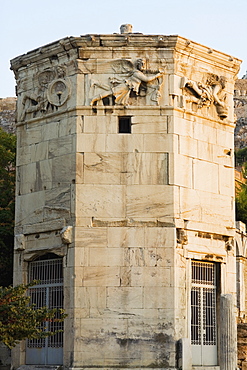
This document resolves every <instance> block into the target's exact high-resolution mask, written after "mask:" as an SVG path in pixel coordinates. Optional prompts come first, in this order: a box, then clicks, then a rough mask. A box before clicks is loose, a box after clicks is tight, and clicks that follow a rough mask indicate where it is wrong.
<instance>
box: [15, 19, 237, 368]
mask: <svg viewBox="0 0 247 370" xmlns="http://www.w3.org/2000/svg"><path fill="white" fill-rule="evenodd" d="M239 64H240V61H239V60H238V59H236V58H233V57H231V56H229V55H226V54H223V53H221V52H218V51H216V50H212V49H210V48H208V47H205V46H203V45H200V44H198V43H195V42H192V41H190V40H188V39H185V38H183V37H180V36H164V35H143V34H140V33H136V34H135V33H132V29H131V27H130V25H124V26H123V27H121V33H120V34H112V35H85V36H81V37H68V38H64V39H62V40H59V41H57V42H54V43H52V44H49V45H46V46H43V47H41V48H39V49H36V50H34V51H31V52H29V53H27V54H25V55H22V56H19V57H17V58H15V59H13V60H12V62H11V66H12V69H13V71H14V72H15V76H16V80H17V95H18V103H17V104H18V114H17V137H18V148H17V149H18V153H17V193H16V244H15V273H14V274H15V283H21V282H27V281H28V280H32V279H38V280H39V284H38V285H37V286H36V287H34V288H32V290H31V291H30V294H31V297H32V300H33V302H35V303H36V304H37V305H44V304H47V305H50V307H64V308H65V309H66V312H67V313H68V318H67V319H66V321H65V324H64V335H61V333H60V334H57V335H56V336H54V337H51V338H50V339H48V340H45V341H38V340H36V341H34V340H33V341H28V342H27V343H22V344H21V345H20V346H19V347H18V348H17V349H15V350H14V353H13V362H14V366H15V367H17V366H19V365H22V364H27V365H40V366H41V367H42V365H62V364H63V365H64V367H65V368H70V369H73V368H83V369H89V368H91V369H92V368H105V369H106V368H107V369H115V368H119V369H126V368H128V369H134V368H138V369H141V368H147V367H148V368H155V369H157V368H162V369H176V368H177V369H178V368H179V369H185V370H189V369H192V368H194V369H198V368H200V369H203V368H204V367H205V366H208V367H207V369H208V370H209V369H219V368H220V369H231V370H232V369H234V368H235V366H236V341H235V339H236V338H235V316H234V315H235V307H236V305H235V298H236V267H235V266H236V259H235V250H234V245H233V242H232V238H233V236H234V174H233V130H234V114H233V99H232V96H233V89H234V80H235V78H236V74H237V72H238V69H239ZM63 296H64V298H63ZM50 325H51V324H50ZM51 329H54V328H53V327H51Z"/></svg>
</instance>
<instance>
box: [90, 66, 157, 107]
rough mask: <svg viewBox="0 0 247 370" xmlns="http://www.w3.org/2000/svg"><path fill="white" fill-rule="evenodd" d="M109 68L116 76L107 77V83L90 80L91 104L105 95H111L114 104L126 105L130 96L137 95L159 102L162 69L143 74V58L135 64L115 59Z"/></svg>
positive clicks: (94, 103) (105, 96)
mask: <svg viewBox="0 0 247 370" xmlns="http://www.w3.org/2000/svg"><path fill="white" fill-rule="evenodd" d="M111 68H112V71H113V73H115V74H117V76H114V77H109V79H108V84H104V83H100V82H97V81H93V82H92V84H91V96H93V97H92V98H91V102H90V105H91V106H93V105H96V103H97V102H98V101H100V100H103V99H104V98H107V97H113V102H114V104H117V105H124V106H127V105H129V98H130V97H138V96H139V97H143V96H145V97H147V99H146V100H149V103H150V102H155V104H156V105H158V104H159V98H160V86H161V84H162V82H163V74H164V72H163V71H159V72H158V73H156V74H155V75H152V76H148V75H147V74H144V73H143V70H144V69H145V62H144V60H143V59H138V60H137V61H136V63H135V66H134V65H133V63H132V62H130V61H128V60H124V59H123V60H116V61H113V62H112V63H111Z"/></svg>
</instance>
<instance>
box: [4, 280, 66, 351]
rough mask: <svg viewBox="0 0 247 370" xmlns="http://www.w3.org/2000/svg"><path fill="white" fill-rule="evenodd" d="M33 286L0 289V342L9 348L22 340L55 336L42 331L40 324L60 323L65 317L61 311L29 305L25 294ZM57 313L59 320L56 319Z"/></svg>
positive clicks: (33, 283)
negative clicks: (48, 322)
mask: <svg viewBox="0 0 247 370" xmlns="http://www.w3.org/2000/svg"><path fill="white" fill-rule="evenodd" d="M35 284H36V282H32V283H31V284H27V285H24V284H22V285H18V286H16V287H12V286H9V287H0V342H3V343H4V344H5V345H6V346H8V347H9V348H13V347H14V346H15V345H16V344H17V343H18V342H20V341H21V340H23V339H35V338H36V339H40V338H44V337H47V336H50V335H53V334H55V333H56V332H53V333H51V332H49V331H43V330H42V324H43V323H44V322H47V321H50V322H51V321H53V322H54V321H58V322H61V321H63V320H64V318H65V317H66V315H65V314H64V311H63V310H57V309H48V308H47V307H42V308H37V309H35V307H34V305H30V297H28V296H27V295H25V293H26V291H27V289H28V288H30V287H31V286H33V285H35ZM58 313H59V319H58V318H56V317H57V316H58Z"/></svg>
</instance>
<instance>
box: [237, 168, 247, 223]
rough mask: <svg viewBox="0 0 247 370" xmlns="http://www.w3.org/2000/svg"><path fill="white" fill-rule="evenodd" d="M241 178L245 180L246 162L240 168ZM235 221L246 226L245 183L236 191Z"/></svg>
mask: <svg viewBox="0 0 247 370" xmlns="http://www.w3.org/2000/svg"><path fill="white" fill-rule="evenodd" d="M242 171H243V177H244V178H245V179H246V178H247V162H244V164H243V166H242ZM236 220H237V221H242V222H244V223H245V224H246V225H247V184H246V182H245V183H244V184H242V185H241V187H240V188H239V189H236Z"/></svg>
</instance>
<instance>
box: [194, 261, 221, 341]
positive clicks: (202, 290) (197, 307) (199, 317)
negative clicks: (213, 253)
mask: <svg viewBox="0 0 247 370" xmlns="http://www.w3.org/2000/svg"><path fill="white" fill-rule="evenodd" d="M191 344H193V345H202V344H203V345H216V281H215V264H214V263H207V262H195V261H194V262H192V288H191Z"/></svg>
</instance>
